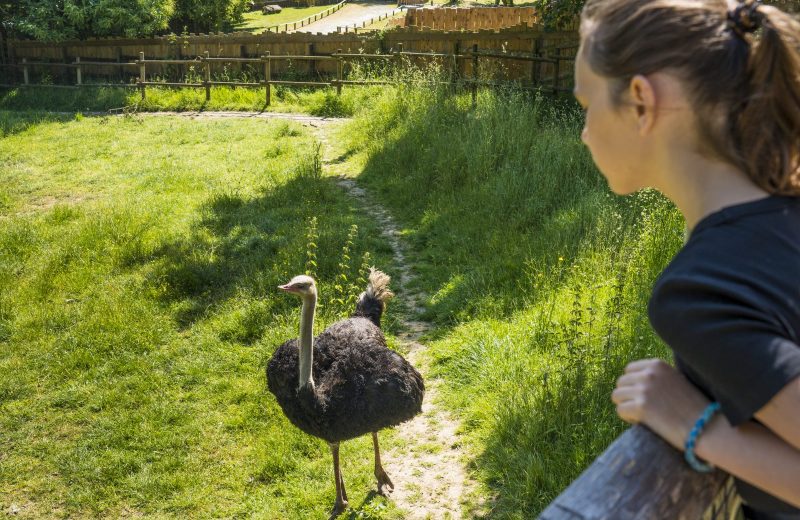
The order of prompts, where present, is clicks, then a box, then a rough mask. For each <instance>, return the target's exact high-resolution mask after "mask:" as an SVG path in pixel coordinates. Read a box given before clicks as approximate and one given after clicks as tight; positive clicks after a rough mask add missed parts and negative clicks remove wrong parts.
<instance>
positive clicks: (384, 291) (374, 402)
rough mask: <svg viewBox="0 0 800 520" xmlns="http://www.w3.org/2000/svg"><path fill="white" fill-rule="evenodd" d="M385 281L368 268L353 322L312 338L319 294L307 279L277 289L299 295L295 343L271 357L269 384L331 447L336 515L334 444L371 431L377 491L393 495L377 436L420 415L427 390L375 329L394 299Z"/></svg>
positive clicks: (341, 497) (339, 506) (342, 495)
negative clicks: (382, 430)
mask: <svg viewBox="0 0 800 520" xmlns="http://www.w3.org/2000/svg"><path fill="white" fill-rule="evenodd" d="M389 280H390V278H389V277H388V276H387V275H386V274H384V273H382V272H380V271H378V270H375V269H371V270H370V275H369V284H368V285H367V290H366V291H364V292H363V293H361V295H360V296H359V299H358V303H357V304H356V309H355V312H354V313H353V316H352V317H350V318H348V319H346V320H342V321H338V322H336V323H334V324H333V325H331V326H330V327H328V328H327V329H325V330H324V331H323V332H322V333H321V334H320V335H319V336H317V337H316V338H314V337H313V334H312V331H313V327H314V309H315V306H316V303H317V288H316V284H315V283H314V279H313V278H311V277H310V276H305V275H300V276H295V277H294V278H292V280H291V281H290V282H289V283H287V284H286V285H281V286H279V287H278V288H279V289H280V290H282V291H285V292H287V293H290V294H294V295H297V296H299V297H300V298H301V299H302V301H303V307H302V310H301V312H300V339H299V340H294V339H293V340H289V341H287V342H286V343H284V344H283V345H281V346H280V347H278V349H277V350H276V351H275V354H273V356H272V359H271V360H270V362H269V364H268V366H267V385H268V387H269V391H270V392H272V393H273V394H274V395H275V397H276V399H277V401H278V404H279V405H280V406H281V408H282V409H283V413H284V414H286V417H287V418H288V419H289V421H291V423H292V424H294V425H295V426H297V427H298V428H300V429H301V430H303V431H304V432H306V433H308V434H309V435H313V436H315V437H319V438H321V439H324V440H325V441H327V442H328V444H329V446H330V449H331V455H332V456H333V477H334V483H335V485H336V502H335V504H334V506H333V511H332V515H333V516H334V517H335V516H337V515H339V514H340V513H342V512H343V511H344V510H345V509H346V508H347V492H346V491H345V486H344V479H343V478H342V474H341V471H340V469H339V443H340V442H341V441H344V440H347V439H353V438H355V437H359V436H361V435H364V434H366V433H372V443H373V447H374V453H375V478H376V479H377V481H378V492H379V493H381V494H383V492H384V486H386V487H388V488H389V489H394V485H393V484H392V481H391V480H390V479H389V476H388V475H387V474H386V472H385V471H384V470H383V467H382V466H381V456H380V448H379V446H378V430H381V429H383V428H387V427H389V426H394V425H397V424H399V423H401V422H403V421H407V420H409V419H411V418H412V417H414V416H415V415H416V414H418V413H419V412H420V410H421V409H422V397H423V395H424V393H425V387H424V383H423V380H422V376H420V374H419V372H417V370H416V369H414V367H413V366H411V364H410V363H409V362H408V361H406V360H405V359H403V357H402V356H401V355H400V354H398V353H396V352H394V351H392V350H389V348H388V347H387V346H386V340H385V339H384V337H383V332H381V329H380V321H381V315H382V314H383V311H384V309H385V306H386V301H387V300H388V299H389V298H391V297H392V296H394V295H393V294H392V292H391V291H390V290H389V287H388V284H389Z"/></svg>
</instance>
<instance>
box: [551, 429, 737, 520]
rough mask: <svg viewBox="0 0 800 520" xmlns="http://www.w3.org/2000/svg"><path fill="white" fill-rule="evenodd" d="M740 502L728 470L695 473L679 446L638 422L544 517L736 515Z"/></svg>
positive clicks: (703, 519) (716, 518) (715, 518)
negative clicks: (726, 472) (674, 445)
mask: <svg viewBox="0 0 800 520" xmlns="http://www.w3.org/2000/svg"><path fill="white" fill-rule="evenodd" d="M740 504H741V499H740V498H739V497H738V495H737V494H736V490H735V488H734V486H733V482H732V479H731V478H730V477H729V476H728V475H726V474H724V473H722V472H721V471H715V472H713V473H710V474H703V473H697V472H695V471H694V470H692V469H690V468H689V466H688V464H686V462H685V461H684V460H683V456H682V454H680V453H679V452H678V451H677V450H675V449H674V448H672V447H671V446H669V445H668V444H667V443H666V442H664V441H663V440H661V439H660V438H659V437H657V436H656V435H655V434H653V433H651V432H650V430H648V429H646V428H644V427H642V426H634V427H633V428H631V429H629V430H628V431H626V432H625V433H623V434H622V435H621V436H620V437H619V438H618V439H617V440H616V441H614V443H613V444H611V446H610V447H609V448H608V449H607V450H606V451H605V452H604V453H603V454H602V455H601V456H600V457H598V458H597V460H595V461H594V463H593V464H592V465H591V466H589V468H588V469H587V470H586V471H584V472H583V474H582V475H581V476H580V477H578V479H577V480H575V481H574V482H573V483H572V485H570V486H569V487H568V488H567V489H566V490H565V491H564V492H563V493H562V494H561V495H559V496H558V498H556V499H555V500H554V501H553V502H552V503H551V504H550V505H549V506H548V507H547V509H545V510H544V511H543V512H542V514H541V515H540V516H539V520H601V519H614V520H650V519H652V520H660V519H663V518H674V519H679V520H680V519H685V520H695V519H697V520H734V519H736V518H738V515H739V509H740V507H739V506H740Z"/></svg>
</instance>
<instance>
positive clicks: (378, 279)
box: [353, 267, 394, 327]
mask: <svg viewBox="0 0 800 520" xmlns="http://www.w3.org/2000/svg"><path fill="white" fill-rule="evenodd" d="M390 281H391V278H390V277H389V275H387V274H386V273H384V272H382V271H378V270H377V269H375V268H374V267H372V268H370V270H369V283H368V284H367V290H366V291H364V292H363V293H361V296H359V298H358V303H356V311H355V312H354V313H353V316H361V317H364V318H368V319H369V320H370V321H372V323H374V324H375V325H377V326H378V327H380V326H381V316H383V311H384V309H385V308H386V302H387V301H389V300H390V299H391V298H392V297H393V296H394V293H393V292H392V291H390V290H389V282H390Z"/></svg>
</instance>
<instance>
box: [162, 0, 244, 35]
mask: <svg viewBox="0 0 800 520" xmlns="http://www.w3.org/2000/svg"><path fill="white" fill-rule="evenodd" d="M174 1H175V16H174V17H173V19H172V20H171V22H170V25H171V27H172V29H173V30H174V31H175V32H180V31H181V30H183V29H184V28H188V30H189V31H190V32H205V33H207V32H218V31H230V30H231V29H232V27H233V26H234V25H235V24H237V23H241V22H242V21H243V15H244V13H245V12H246V11H247V4H248V0H174Z"/></svg>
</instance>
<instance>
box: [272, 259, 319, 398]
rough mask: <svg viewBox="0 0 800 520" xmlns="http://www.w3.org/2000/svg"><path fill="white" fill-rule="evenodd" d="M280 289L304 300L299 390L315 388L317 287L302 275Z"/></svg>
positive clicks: (300, 342) (307, 277) (301, 324)
mask: <svg viewBox="0 0 800 520" xmlns="http://www.w3.org/2000/svg"><path fill="white" fill-rule="evenodd" d="M278 289H280V290H281V291H285V292H287V293H290V294H294V295H296V296H299V297H300V298H301V299H302V300H303V308H302V310H301V311H300V341H299V347H300V358H299V367H298V368H299V370H298V389H302V388H311V389H313V388H314V378H313V377H312V375H311V367H312V365H313V364H314V363H313V356H314V354H313V345H314V337H313V331H314V308H315V307H316V305H317V285H316V284H315V283H314V279H313V278H311V277H310V276H306V275H304V274H301V275H299V276H295V277H294V278H292V280H291V281H290V282H289V283H287V284H286V285H279V286H278Z"/></svg>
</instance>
